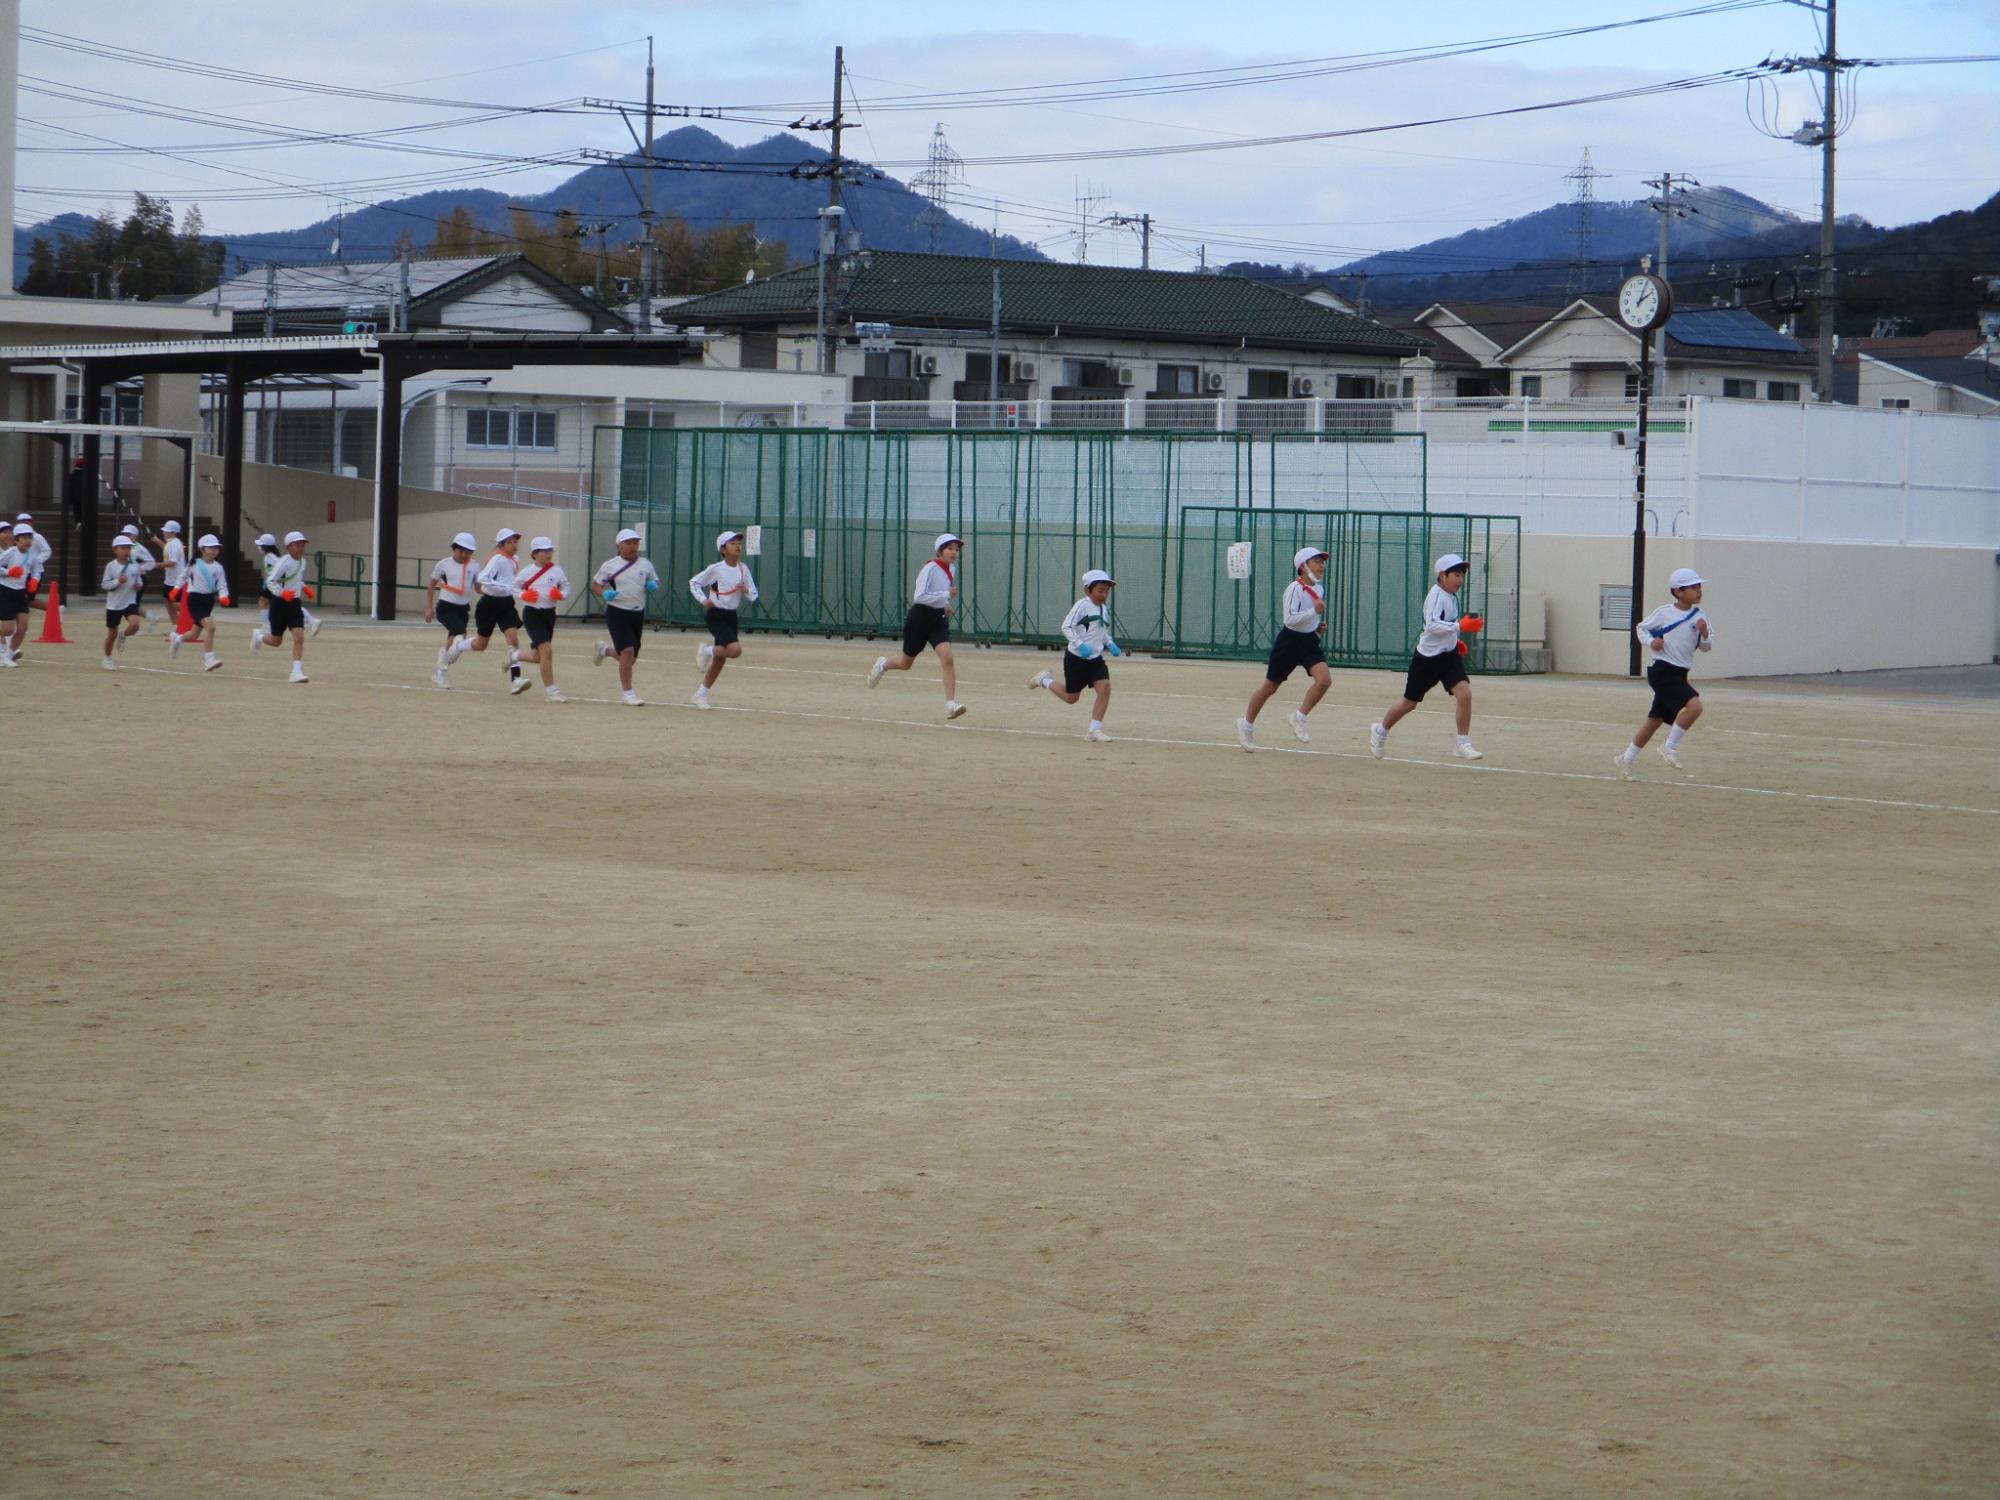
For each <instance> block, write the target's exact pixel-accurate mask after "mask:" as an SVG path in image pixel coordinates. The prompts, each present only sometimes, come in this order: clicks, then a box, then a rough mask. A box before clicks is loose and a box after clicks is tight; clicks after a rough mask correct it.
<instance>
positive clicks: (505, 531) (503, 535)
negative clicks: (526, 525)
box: [493, 526, 521, 547]
mask: <svg viewBox="0 0 2000 1500" xmlns="http://www.w3.org/2000/svg"><path fill="white" fill-rule="evenodd" d="M520 534H521V533H520V532H518V531H516V530H515V529H514V528H513V527H511V526H502V527H501V528H500V535H498V536H496V537H495V538H493V545H494V546H496V547H503V546H505V545H506V544H507V538H509V537H514V536H519V535H520Z"/></svg>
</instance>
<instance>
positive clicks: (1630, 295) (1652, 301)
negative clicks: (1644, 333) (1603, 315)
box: [1618, 276, 1660, 328]
mask: <svg viewBox="0 0 2000 1500" xmlns="http://www.w3.org/2000/svg"><path fill="white" fill-rule="evenodd" d="M1659 315H1660V287H1659V283H1657V282H1656V281H1654V280H1653V278H1652V277H1650V276H1634V277H1632V278H1631V279H1630V280H1629V281H1627V282H1626V283H1625V285H1623V286H1622V287H1620V288H1619V289H1618V318H1619V321H1620V322H1622V323H1624V325H1625V326H1626V327H1627V328H1651V327H1652V326H1653V322H1654V320H1655V319H1656V318H1658V317H1659Z"/></svg>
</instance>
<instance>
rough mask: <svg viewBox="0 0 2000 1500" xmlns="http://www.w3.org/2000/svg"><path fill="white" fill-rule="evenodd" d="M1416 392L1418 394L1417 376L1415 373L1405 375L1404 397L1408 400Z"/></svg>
mask: <svg viewBox="0 0 2000 1500" xmlns="http://www.w3.org/2000/svg"><path fill="white" fill-rule="evenodd" d="M1416 394H1417V380H1416V377H1415V376H1414V375H1405V376H1404V377H1403V399H1404V400H1405V401H1408V400H1410V399H1411V398H1412V397H1413V396H1415V395H1416Z"/></svg>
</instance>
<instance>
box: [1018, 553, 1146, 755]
mask: <svg viewBox="0 0 2000 1500" xmlns="http://www.w3.org/2000/svg"><path fill="white" fill-rule="evenodd" d="M1116 587H1117V580H1116V579H1114V578H1113V577H1112V576H1111V575H1110V574H1109V573H1107V572H1105V571H1104V570H1103V569H1102V568H1092V569H1091V570H1090V571H1089V572H1087V573H1085V574H1084V575H1083V597H1082V598H1081V599H1079V600H1077V601H1076V603H1074V604H1072V605H1071V606H1070V608H1069V613H1068V614H1066V615H1064V616H1063V622H1062V633H1063V639H1064V640H1065V641H1067V642H1068V643H1069V644H1068V645H1067V646H1066V647H1065V648H1064V649H1063V660H1062V667H1063V680H1062V686H1061V687H1057V686H1056V679H1055V675H1054V674H1053V673H1050V672H1041V671H1038V672H1036V673H1035V675H1034V676H1033V677H1030V678H1029V679H1028V686H1029V687H1030V688H1047V689H1048V690H1049V692H1051V693H1053V694H1054V695H1055V696H1056V697H1058V698H1060V699H1062V701H1063V702H1065V703H1075V702H1077V701H1078V700H1079V699H1081V698H1082V697H1083V690H1084V689H1085V688H1092V689H1094V690H1095V696H1094V697H1093V698H1092V700H1091V705H1090V728H1089V729H1087V730H1085V731H1084V735H1083V737H1084V738H1085V739H1087V740H1090V741H1092V742H1093V743H1095V744H1099V745H1108V744H1110V743H1111V736H1110V735H1108V734H1106V733H1105V732H1104V711H1105V710H1106V709H1107V708H1109V707H1110V706H1111V668H1109V667H1108V666H1106V665H1105V664H1104V658H1105V657H1107V656H1123V655H1124V654H1125V653H1124V651H1123V650H1122V649H1120V647H1119V645H1118V643H1117V642H1116V641H1114V640H1113V639H1112V638H1111V608H1110V603H1111V591H1112V589H1114V588H1116Z"/></svg>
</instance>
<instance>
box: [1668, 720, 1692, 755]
mask: <svg viewBox="0 0 2000 1500" xmlns="http://www.w3.org/2000/svg"><path fill="white" fill-rule="evenodd" d="M1686 737H1687V731H1686V730H1685V729H1683V728H1681V726H1680V725H1678V724H1676V725H1674V727H1673V728H1671V729H1669V730H1668V731H1667V748H1668V749H1669V750H1678V749H1680V747H1681V741H1682V740H1683V739H1685V738H1686Z"/></svg>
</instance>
